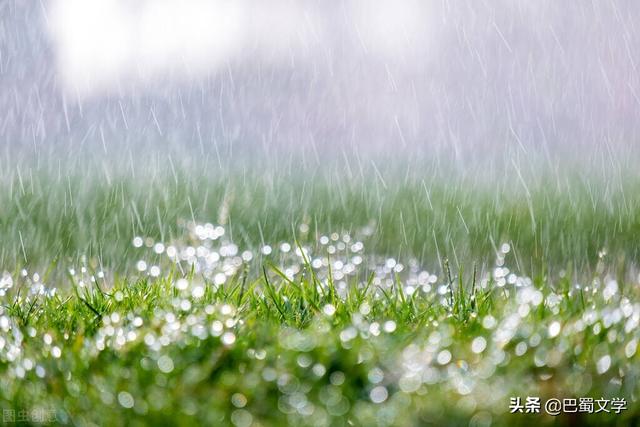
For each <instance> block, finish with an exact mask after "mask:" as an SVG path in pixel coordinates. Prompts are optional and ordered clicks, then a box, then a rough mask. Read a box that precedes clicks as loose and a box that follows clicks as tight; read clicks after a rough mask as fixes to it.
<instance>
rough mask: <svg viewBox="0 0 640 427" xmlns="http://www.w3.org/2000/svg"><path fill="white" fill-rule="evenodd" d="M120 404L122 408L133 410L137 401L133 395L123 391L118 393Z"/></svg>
mask: <svg viewBox="0 0 640 427" xmlns="http://www.w3.org/2000/svg"><path fill="white" fill-rule="evenodd" d="M118 403H120V406H122V407H123V408H127V409H131V408H133V405H134V403H135V401H134V399H133V396H132V395H131V393H129V392H127V391H121V392H119V393H118Z"/></svg>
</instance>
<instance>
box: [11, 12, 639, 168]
mask: <svg viewBox="0 0 640 427" xmlns="http://www.w3.org/2000/svg"><path fill="white" fill-rule="evenodd" d="M639 8H640V5H638V4H637V3H636V2H631V1H620V2H616V1H613V2H557V1H539V2H530V1H515V2H514V1H491V2H480V1H472V0H467V1H456V2H448V1H434V2H426V1H420V0H407V1H392V0H352V1H349V0H322V1H320V0H317V1H288V0H275V1H270V2H264V1H257V0H256V1H253V0H241V1H231V0H228V1H227V0H212V1H204V0H181V1H178V0H154V1H151V0H146V1H136V2H134V1H126V0H111V1H108V0H58V1H45V0H42V2H25V1H19V0H0V109H1V110H2V111H3V114H2V116H0V138H1V139H0V141H1V142H0V144H2V145H6V146H7V147H24V149H25V150H27V151H28V150H32V151H34V152H40V151H41V150H48V151H51V150H57V151H60V152H66V151H69V150H73V149H75V148H77V147H83V146H87V147H97V148H99V149H100V150H103V151H106V152H108V151H109V150H113V148H112V147H122V146H125V147H134V146H146V147H156V148H158V149H163V147H167V146H171V147H175V146H183V147H185V148H186V149H190V148H192V147H195V148H196V149H197V150H200V151H208V150H211V148H212V147H216V148H219V147H229V146H236V147H256V146H257V147H260V149H264V150H271V149H275V147H279V148H284V149H285V150H287V149H291V150H293V149H294V148H299V147H312V149H313V150H317V151H320V152H333V151H340V149H341V148H344V147H357V149H358V150H362V151H364V152H366V151H367V150H377V149H380V148H382V149H385V148H392V149H393V150H395V151H397V152H408V153H413V152H427V153H428V152H430V150H446V151H449V152H450V153H452V154H453V155H464V154H465V153H494V152H500V151H501V150H504V149H508V150H516V151H518V150H520V151H522V152H523V153H530V154H531V153H537V154H540V155H542V156H554V155H555V154H554V153H559V152H565V153H566V152H569V153H571V152H575V148H576V147H577V148H580V149H581V152H585V151H586V152H589V151H590V150H599V151H598V152H604V151H606V150H607V149H608V148H613V149H617V148H624V149H632V150H634V149H635V147H636V146H637V145H638V136H639V135H640V133H639V130H640V129H639V128H638V123H640V121H639V120H638V119H639V113H640V81H639V78H638V72H637V66H638V65H637V61H638V60H639V58H640V55H639V53H640V52H639V50H640V34H639V32H638V27H637V22H640V20H639V19H638V18H640V10H639ZM52 147H53V148H52ZM603 147H604V148H603ZM607 147H608V148H607ZM603 150H604V151H603Z"/></svg>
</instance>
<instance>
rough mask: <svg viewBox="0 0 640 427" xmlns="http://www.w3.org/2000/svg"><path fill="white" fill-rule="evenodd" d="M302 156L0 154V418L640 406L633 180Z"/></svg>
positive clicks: (153, 418)
mask: <svg viewBox="0 0 640 427" xmlns="http://www.w3.org/2000/svg"><path fill="white" fill-rule="evenodd" d="M285 163H286V164H287V165H289V166H287V167H282V166H281V165H274V164H268V165H257V164H253V165H251V164H249V166H247V165H246V164H245V165H235V166H233V167H225V168H214V167H211V165H209V164H204V163H203V164H198V163H196V165H197V166H194V164H189V165H186V164H181V163H179V162H173V161H171V162H169V161H158V162H157V163H154V164H151V165H146V166H140V167H138V168H135V169H133V168H128V167H126V166H122V167H113V168H108V167H106V166H105V167H101V164H100V163H99V162H97V163H95V164H77V163H74V164H73V165H71V164H64V163H63V164H64V167H62V168H60V166H59V164H58V165H57V166H53V165H56V162H47V163H46V167H36V166H34V165H33V164H31V163H29V162H25V163H23V164H19V165H17V166H16V165H13V166H12V167H8V168H4V169H3V172H2V175H1V176H0V185H1V189H2V191H0V274H1V275H2V276H0V301H1V304H2V306H1V307H0V331H1V332H0V407H2V408H3V417H4V418H3V421H4V422H12V421H16V422H18V421H20V422H24V423H26V424H29V423H32V424H38V423H40V422H55V423H60V424H68V425H125V424H126V425H136V424H140V425H143V424H145V425H146V424H150V423H153V424H158V425H163V424H181V425H198V424H206V425H235V426H238V427H248V426H250V425H283V424H289V425H399V426H405V425H406V426H413V425H438V426H439V425H473V426H484V425H529V424H543V425H607V424H608V425H628V424H632V423H634V422H635V423H637V422H638V420H640V407H639V405H638V403H637V396H638V393H639V392H640V386H639V385H638V379H639V376H640V364H639V363H638V362H639V357H640V356H638V352H637V346H638V339H639V338H640V332H639V329H638V323H639V322H640V288H639V286H638V285H639V283H638V282H639V280H640V277H639V276H638V270H637V260H638V255H639V254H638V244H637V242H638V237H639V236H640V193H639V192H638V191H637V188H638V179H637V178H636V177H633V176H627V175H625V174H622V173H619V172H617V173H616V172H615V171H605V172H602V171H601V172H599V173H595V174H591V173H589V174H585V173H580V170H579V169H575V170H573V169H570V170H565V171H561V172H558V171H557V170H555V171H554V170H553V169H550V170H544V169H536V168H532V169H531V171H530V172H526V171H524V170H521V169H519V168H517V167H515V165H512V166H505V167H504V170H496V169H492V170H491V171H490V172H488V173H487V177H486V178H485V179H477V178H475V177H477V176H479V175H478V174H474V173H472V174H464V173H460V172H459V171H458V170H451V171H450V172H447V173H444V172H443V171H444V170H447V168H446V167H443V166H442V165H441V164H434V163H429V162H426V163H420V162H418V161H416V162H413V163H412V162H407V163H402V162H395V163H392V164H388V163H385V162H376V161H373V160H372V161H362V162H358V163H355V164H354V163H349V162H345V163H341V162H333V163H330V164H326V165H323V167H318V166H315V167H307V165H305V163H304V162H300V163H299V166H296V167H292V166H291V165H293V164H296V163H295V162H293V161H291V162H285ZM102 166H104V165H102ZM60 170H63V171H64V172H62V173H61V172H60ZM620 170H623V169H620ZM527 397H540V399H541V408H540V409H539V411H540V412H541V413H540V414H535V413H534V414H524V413H520V412H519V409H522V410H523V411H525V408H524V404H525V402H526V399H527ZM511 398H514V399H515V400H512V399H511ZM517 398H520V399H521V401H522V405H523V407H522V408H519V407H518V405H517V404H516V403H517ZM554 398H557V399H560V400H563V399H572V398H573V399H576V402H575V406H576V408H578V407H579V409H580V410H578V409H576V412H575V413H572V414H564V415H560V416H557V417H554V416H551V415H548V414H544V412H545V402H547V401H548V400H549V399H554ZM588 398H592V399H593V401H588V400H586V399H588ZM619 399H624V401H623V400H619ZM589 402H591V404H592V405H595V406H594V409H593V410H592V412H596V410H598V409H599V405H604V406H603V407H605V408H606V410H607V411H610V412H605V411H604V410H601V411H600V412H599V413H597V414H595V413H594V414H591V413H588V412H590V411H589ZM594 402H596V403H595V404H594ZM565 403H566V405H568V406H567V408H569V409H570V407H571V405H572V402H571V401H567V402H565ZM526 408H527V409H531V410H533V411H534V412H535V411H536V408H535V404H532V406H531V405H529V406H527V407H526ZM600 409H602V408H600ZM511 410H515V411H516V412H517V413H515V414H511V413H510V412H511ZM616 412H619V413H616Z"/></svg>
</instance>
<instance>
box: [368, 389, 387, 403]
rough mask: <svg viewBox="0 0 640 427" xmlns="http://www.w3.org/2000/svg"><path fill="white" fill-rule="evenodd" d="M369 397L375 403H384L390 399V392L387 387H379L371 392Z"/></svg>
mask: <svg viewBox="0 0 640 427" xmlns="http://www.w3.org/2000/svg"><path fill="white" fill-rule="evenodd" d="M369 397H370V398H371V401H372V402H373V403H382V402H384V401H385V400H387V397H389V392H388V391H387V388H386V387H384V386H377V387H374V388H373V389H372V390H371V391H370V392H369Z"/></svg>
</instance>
